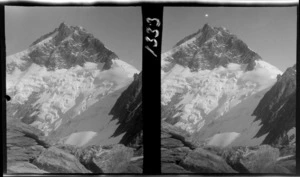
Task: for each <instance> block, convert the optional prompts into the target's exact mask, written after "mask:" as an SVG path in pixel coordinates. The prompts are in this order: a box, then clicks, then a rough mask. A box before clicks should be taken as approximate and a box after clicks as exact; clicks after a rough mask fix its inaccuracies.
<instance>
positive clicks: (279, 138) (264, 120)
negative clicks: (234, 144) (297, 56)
mask: <svg viewBox="0 0 300 177" xmlns="http://www.w3.org/2000/svg"><path fill="white" fill-rule="evenodd" d="M296 72H297V71H296V65H294V66H293V67H290V68H288V69H287V70H286V71H285V72H284V73H283V75H282V76H280V75H279V76H278V79H277V82H276V83H275V84H274V85H273V87H272V88H271V89H270V90H269V91H268V92H267V93H266V94H265V95H264V97H263V98H262V99H261V101H260V103H259V104H258V105H257V107H256V109H255V110H254V112H253V116H256V119H255V120H256V121H258V120H260V121H261V125H262V127H261V129H260V130H259V131H258V132H257V134H256V135H255V137H260V136H262V135H264V134H266V133H268V135H267V137H266V138H265V139H264V141H263V143H264V144H272V145H288V144H293V143H295V141H296V137H295V136H296V134H295V133H296V130H295V129H296V127H295V126H296Z"/></svg>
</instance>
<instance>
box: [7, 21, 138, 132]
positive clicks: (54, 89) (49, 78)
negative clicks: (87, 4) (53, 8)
mask: <svg viewBox="0 0 300 177" xmlns="http://www.w3.org/2000/svg"><path fill="white" fill-rule="evenodd" d="M6 64H7V65H6V67H7V71H6V83H7V84H6V86H7V88H6V93H7V94H8V95H10V96H11V97H12V100H11V102H10V103H9V104H8V109H7V110H8V114H7V115H8V116H9V117H13V118H16V119H20V120H21V121H23V122H25V123H27V124H30V125H32V126H34V127H36V128H38V129H40V130H42V131H43V132H44V133H45V134H46V135H49V136H55V135H57V136H58V138H61V136H67V133H66V134H65V131H63V129H64V128H68V126H67V127H65V125H66V124H67V125H68V124H69V123H70V122H71V120H72V119H74V118H75V117H77V118H79V119H81V118H87V119H89V118H91V119H92V118H95V119H96V117H97V116H99V115H100V114H103V115H102V117H101V118H103V120H105V121H109V118H110V117H109V115H108V110H109V109H110V107H109V105H110V104H113V101H114V100H116V99H117V96H118V95H119V94H120V93H119V92H120V90H122V89H125V88H126V87H127V86H128V85H129V84H130V83H131V82H132V81H133V79H134V78H133V76H134V74H136V73H139V71H138V70H137V69H136V68H135V67H134V66H131V65H130V64H128V63H126V62H124V61H122V60H121V59H119V58H118V56H117V55H116V54H115V53H114V52H112V51H110V50H109V49H107V48H106V47H105V46H104V44H103V43H102V42H101V41H100V40H98V39H97V38H95V37H94V36H93V35H92V34H90V33H88V32H87V31H86V30H84V28H82V27H77V26H75V27H74V26H69V25H66V24H65V23H62V24H60V26H59V27H58V28H56V29H55V30H54V31H52V32H50V33H48V34H46V35H44V36H42V37H40V38H39V39H38V40H36V41H35V42H34V43H33V44H32V45H31V46H30V47H29V48H28V49H26V50H24V51H21V52H19V53H17V54H15V55H11V56H8V57H7V63H6ZM107 100H108V101H107ZM97 105H101V106H102V107H105V106H103V105H106V106H107V107H108V108H105V109H104V111H103V109H102V108H100V109H98V110H96V112H99V111H100V112H99V113H97V114H95V113H94V112H95V111H94V110H95V109H97V108H95V107H97ZM110 106H111V105H110ZM101 111H103V112H101ZM89 112H92V113H89ZM84 115H85V116H86V115H88V116H86V117H85V116H84ZM96 120H97V119H96ZM101 126H103V127H105V126H108V125H106V124H101ZM61 127H63V128H61ZM98 128H99V127H98ZM69 131H70V132H69V133H72V132H73V131H75V130H73V129H72V128H70V129H69ZM60 132H63V133H60ZM54 134H55V135H54ZM68 135H69V134H68Z"/></svg>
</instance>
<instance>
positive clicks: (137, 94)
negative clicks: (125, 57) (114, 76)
mask: <svg viewBox="0 0 300 177" xmlns="http://www.w3.org/2000/svg"><path fill="white" fill-rule="evenodd" d="M109 114H110V115H113V118H112V120H115V119H117V120H118V122H119V127H118V128H117V130H116V131H115V133H114V134H113V135H112V136H118V135H120V134H122V133H125V134H124V136H123V137H122V139H121V141H120V143H121V144H124V145H126V146H128V145H129V146H140V145H141V144H142V143H143V139H142V137H143V116H142V72H141V73H140V74H135V75H134V81H133V82H132V83H131V84H130V85H129V87H128V88H127V89H126V90H125V91H124V92H123V93H122V95H121V96H120V97H119V98H118V100H117V102H116V103H115V105H114V106H113V108H112V109H111V111H110V113H109Z"/></svg>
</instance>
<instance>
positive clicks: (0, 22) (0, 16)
mask: <svg viewBox="0 0 300 177" xmlns="http://www.w3.org/2000/svg"><path fill="white" fill-rule="evenodd" d="M0 26H1V27H0V39H1V40H0V55H1V56H0V59H1V64H0V67H1V68H0V75H1V76H0V77H1V116H0V117H1V121H2V122H1V123H2V126H1V129H2V134H1V135H2V146H1V150H2V151H1V152H2V155H3V156H2V164H3V166H2V168H3V173H4V174H5V173H6V165H7V162H6V160H7V158H6V156H7V153H6V98H5V87H6V85H5V81H6V79H5V63H6V62H5V58H6V57H5V33H4V31H5V22H4V6H3V5H0Z"/></svg>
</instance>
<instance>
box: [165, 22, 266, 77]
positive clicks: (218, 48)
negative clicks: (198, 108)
mask: <svg viewBox="0 0 300 177" xmlns="http://www.w3.org/2000/svg"><path fill="white" fill-rule="evenodd" d="M189 40H193V41H192V42H190V41H189ZM187 41H189V42H188V43H187V44H186V45H187V46H184V45H185V44H184V43H185V42H187ZM180 45H183V46H180ZM173 49H174V50H175V52H174V53H172V54H171V55H170V56H167V58H166V59H167V60H168V61H172V62H171V63H177V64H180V65H183V66H187V67H189V68H190V69H191V71H198V70H199V69H201V70H203V69H213V68H216V67H219V66H224V67H226V66H227V64H228V63H237V64H248V65H247V68H246V70H252V69H253V68H254V66H255V62H254V61H255V60H260V59H261V57H260V56H259V55H258V54H257V53H255V52H253V51H252V50H251V49H249V48H248V46H247V45H246V44H245V43H244V42H243V41H242V40H240V39H238V38H237V37H236V36H235V35H233V34H231V33H230V32H229V31H228V30H226V29H225V28H222V27H220V28H218V27H211V26H210V25H208V24H205V25H204V26H203V28H202V29H200V30H198V31H197V32H196V33H194V34H191V35H189V36H187V37H185V38H184V39H182V40H181V41H179V42H178V43H177V44H176V45H175V46H174V48H173ZM168 68H169V69H170V67H166V68H163V70H165V71H166V72H167V70H169V69H168Z"/></svg>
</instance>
